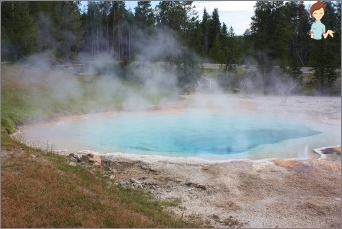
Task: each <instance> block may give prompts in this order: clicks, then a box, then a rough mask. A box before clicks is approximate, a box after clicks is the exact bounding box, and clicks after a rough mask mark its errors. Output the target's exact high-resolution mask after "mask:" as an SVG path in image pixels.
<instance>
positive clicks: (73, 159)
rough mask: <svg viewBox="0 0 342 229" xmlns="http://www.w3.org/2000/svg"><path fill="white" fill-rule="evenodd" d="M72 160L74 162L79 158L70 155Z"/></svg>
mask: <svg viewBox="0 0 342 229" xmlns="http://www.w3.org/2000/svg"><path fill="white" fill-rule="evenodd" d="M70 161H73V162H77V161H78V160H77V158H74V157H70Z"/></svg>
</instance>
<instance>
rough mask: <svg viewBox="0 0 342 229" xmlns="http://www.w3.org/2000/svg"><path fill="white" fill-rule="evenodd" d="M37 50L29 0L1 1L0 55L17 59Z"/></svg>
mask: <svg viewBox="0 0 342 229" xmlns="http://www.w3.org/2000/svg"><path fill="white" fill-rule="evenodd" d="M35 51H37V27H36V24H35V23H34V17H33V16H32V15H31V14H30V11H29V2H7V1H3V2H1V54H2V55H1V56H2V58H3V59H7V60H17V59H19V58H21V57H24V56H27V55H30V54H32V53H33V52H35Z"/></svg>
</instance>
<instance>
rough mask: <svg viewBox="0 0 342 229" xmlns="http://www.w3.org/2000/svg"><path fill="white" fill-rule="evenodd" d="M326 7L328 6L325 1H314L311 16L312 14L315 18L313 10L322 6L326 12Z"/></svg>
mask: <svg viewBox="0 0 342 229" xmlns="http://www.w3.org/2000/svg"><path fill="white" fill-rule="evenodd" d="M325 7H326V5H325V3H323V2H321V1H320V0H318V1H317V2H316V3H314V4H313V5H312V6H311V8H310V16H311V17H312V18H314V17H313V16H312V14H313V12H314V11H316V10H319V9H321V8H323V10H324V13H325Z"/></svg>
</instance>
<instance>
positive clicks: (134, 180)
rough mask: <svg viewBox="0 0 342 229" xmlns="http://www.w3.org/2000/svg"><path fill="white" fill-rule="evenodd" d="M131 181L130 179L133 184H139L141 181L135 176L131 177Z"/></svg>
mask: <svg viewBox="0 0 342 229" xmlns="http://www.w3.org/2000/svg"><path fill="white" fill-rule="evenodd" d="M129 181H130V182H131V183H132V184H134V183H137V184H139V183H140V182H139V181H137V180H136V179H134V178H130V179H129Z"/></svg>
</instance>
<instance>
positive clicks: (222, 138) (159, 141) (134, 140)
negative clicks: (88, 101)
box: [26, 110, 321, 157]
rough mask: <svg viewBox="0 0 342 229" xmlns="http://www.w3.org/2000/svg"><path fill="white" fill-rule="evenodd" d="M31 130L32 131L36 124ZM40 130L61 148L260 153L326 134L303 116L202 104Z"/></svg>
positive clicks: (189, 153)
mask: <svg viewBox="0 0 342 229" xmlns="http://www.w3.org/2000/svg"><path fill="white" fill-rule="evenodd" d="M33 130H35V131H33ZM37 130H38V131H37ZM26 133H27V134H28V135H29V134H30V129H27V130H26ZM34 133H35V134H36V135H37V134H38V133H40V136H36V138H37V139H40V140H42V139H45V140H44V141H48V142H49V143H50V144H53V145H55V146H57V148H59V149H63V148H64V147H66V148H68V149H73V148H74V149H75V150H76V149H77V150H84V149H90V150H96V151H100V152H104V153H109V152H123V153H134V154H152V155H156V154H157V155H169V156H170V155H171V156H201V155H212V156H215V155H217V156H231V155H239V154H241V155H242V154H244V153H246V152H248V153H257V150H255V149H257V148H258V147H261V146H263V145H269V144H277V143H280V142H283V141H286V140H289V139H301V138H306V137H309V136H314V135H319V134H321V132H320V131H317V130H314V129H311V128H309V127H308V126H306V125H305V124H303V123H302V122H301V121H299V120H298V121H294V120H293V119H292V120H291V121H289V120H288V119H287V118H286V117H285V118H284V117H274V116H272V115H265V114H263V115H256V114H254V115H253V116H251V115H248V114H244V115H239V114H234V115H231V114H220V113H215V112H204V111H202V110H191V111H187V112H181V113H153V112H138V113H129V112H126V113H117V114H115V115H112V116H103V115H92V116H88V118H87V119H82V120H77V121H75V120H74V121H64V122H61V123H59V124H58V125H55V126H47V125H41V126H40V127H37V126H36V127H34V128H33V127H32V131H31V137H32V136H33V135H34ZM42 133H43V134H42ZM77 147H78V148H77ZM301 147H302V148H304V147H305V145H302V146H301ZM238 157H239V156H238Z"/></svg>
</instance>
